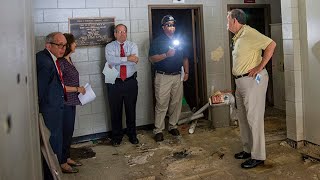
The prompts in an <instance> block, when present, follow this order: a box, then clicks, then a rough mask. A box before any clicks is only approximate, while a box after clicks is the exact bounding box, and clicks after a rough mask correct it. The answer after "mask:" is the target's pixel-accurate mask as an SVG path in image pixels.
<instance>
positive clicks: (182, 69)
mask: <svg viewBox="0 0 320 180" xmlns="http://www.w3.org/2000/svg"><path fill="white" fill-rule="evenodd" d="M183 79H184V68H183V66H181V81H183Z"/></svg>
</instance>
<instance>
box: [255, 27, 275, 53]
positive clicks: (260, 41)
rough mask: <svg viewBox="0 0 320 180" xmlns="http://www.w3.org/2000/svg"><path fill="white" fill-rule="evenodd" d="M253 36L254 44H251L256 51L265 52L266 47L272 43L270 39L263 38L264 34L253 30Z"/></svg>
mask: <svg viewBox="0 0 320 180" xmlns="http://www.w3.org/2000/svg"><path fill="white" fill-rule="evenodd" d="M253 35H254V39H255V43H253V44H252V45H253V47H256V48H258V49H263V50H265V49H266V48H267V46H268V45H269V44H270V43H271V42H272V39H270V38H269V37H268V36H265V35H264V34H261V33H260V32H259V31H257V30H255V29H253Z"/></svg>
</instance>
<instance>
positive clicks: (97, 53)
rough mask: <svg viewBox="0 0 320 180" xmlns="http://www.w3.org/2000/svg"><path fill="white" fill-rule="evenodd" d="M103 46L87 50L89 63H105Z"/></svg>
mask: <svg viewBox="0 0 320 180" xmlns="http://www.w3.org/2000/svg"><path fill="white" fill-rule="evenodd" d="M104 53H105V46H95V47H89V48H88V56H89V61H105V59H106V58H105V54H104Z"/></svg>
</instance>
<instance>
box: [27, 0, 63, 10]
mask: <svg viewBox="0 0 320 180" xmlns="http://www.w3.org/2000/svg"><path fill="white" fill-rule="evenodd" d="M33 5H34V8H58V1H57V0H33Z"/></svg>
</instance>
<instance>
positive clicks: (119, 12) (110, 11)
mask: <svg viewBox="0 0 320 180" xmlns="http://www.w3.org/2000/svg"><path fill="white" fill-rule="evenodd" d="M100 15H101V17H115V19H116V21H118V20H126V19H127V16H126V9H125V8H103V9H100Z"/></svg>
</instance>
